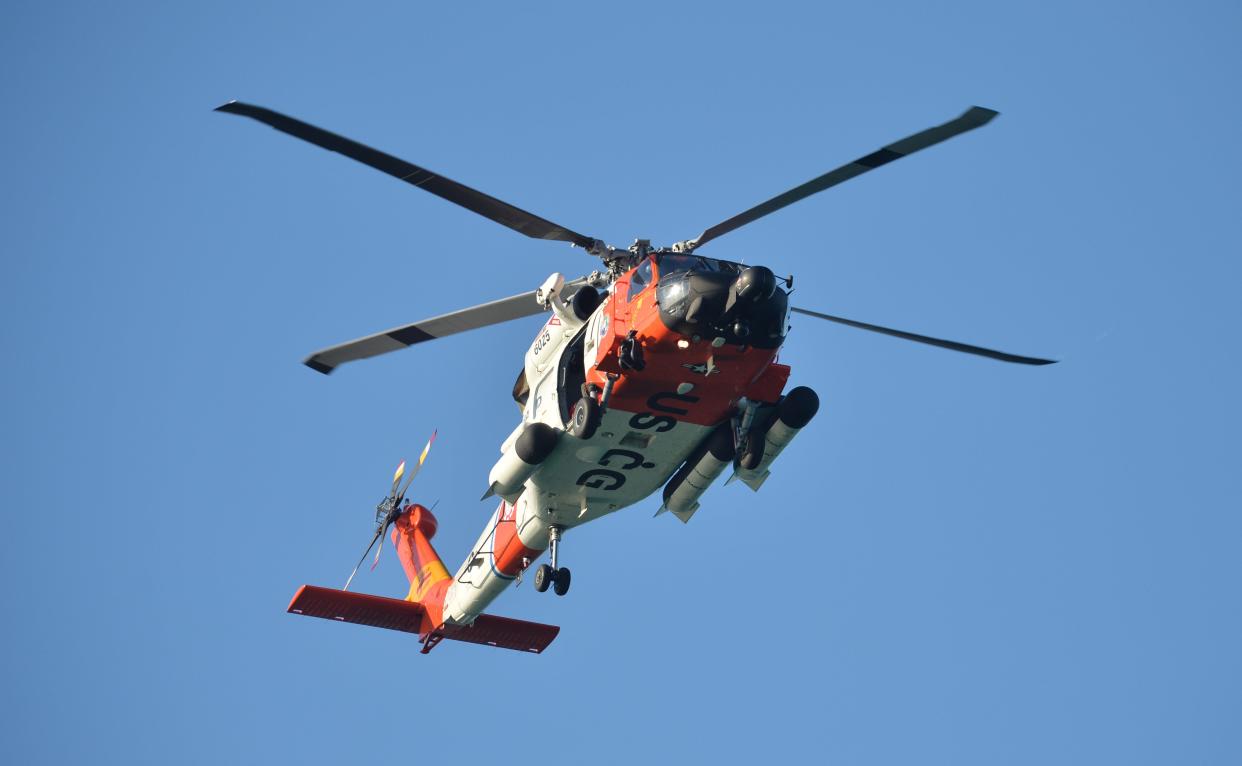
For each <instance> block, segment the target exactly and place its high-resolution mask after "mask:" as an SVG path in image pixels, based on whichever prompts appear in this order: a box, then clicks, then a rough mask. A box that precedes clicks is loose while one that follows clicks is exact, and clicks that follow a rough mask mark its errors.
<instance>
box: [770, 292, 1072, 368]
mask: <svg viewBox="0 0 1242 766" xmlns="http://www.w3.org/2000/svg"><path fill="white" fill-rule="evenodd" d="M790 310H791V311H794V312H795V313H798V314H805V315H807V316H811V317H816V318H818V319H827V320H828V321H829V322H836V323H837V324H843V325H848V326H850V327H857V328H858V329H860V330H869V331H871V332H878V333H881V334H882V335H891V336H893V337H894V338H903V339H905V340H912V341H915V342H916V343H926V344H927V345H929V346H939V347H940V348H947V349H949V350H950V351H961V352H962V353H964V354H974V355H975V356H986V357H988V358H989V359H998V360H1000V361H1002V362H1013V363H1014V364H1031V365H1044V364H1056V360H1055V359H1037V358H1035V357H1031V356H1018V355H1017V354H1007V353H1005V352H1004V351H996V350H993V349H990V348H983V347H982V346H972V345H970V344H968V343H958V342H957V341H955V340H942V339H941V338H931V337H928V336H926V335H917V334H915V333H912V332H905V331H904V330H894V329H892V328H891V327H881V326H879V325H875V324H867V323H866V322H858V321H855V320H853V319H846V318H845V317H837V316H832V315H831V314H821V313H819V312H818V311H811V310H809V309H800V308H798V307H797V306H794V307H793V308H792V309H790Z"/></svg>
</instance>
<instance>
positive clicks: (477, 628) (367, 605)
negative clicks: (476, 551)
mask: <svg viewBox="0 0 1242 766" xmlns="http://www.w3.org/2000/svg"><path fill="white" fill-rule="evenodd" d="M288 611H289V612H290V613H292V614H301V615H305V616H307V617H322V618H324V619H327V620H337V621H338V622H352V623H355V624H357V625H370V626H371V627H373V628H387V629H388V630H400V631H404V632H406V633H421V632H422V624H423V617H424V615H425V614H426V610H425V609H423V606H422V605H421V604H418V603H415V602H413V601H402V600H401V599H397V598H386V597H384V596H372V595H369V594H366V593H351V592H349V591H344V590H336V589H335V588H320V587H318V586H315V585H303V586H302V587H301V588H299V589H298V592H297V594H296V595H295V596H294V597H293V601H291V602H289V610H288ZM560 632H561V629H560V628H559V627H557V626H555V625H544V624H542V623H538V622H527V621H526V620H514V619H511V618H508V617H497V616H495V615H490V614H482V615H479V617H478V618H477V619H475V621H474V624H473V625H448V624H445V625H441V626H440V627H438V628H436V629H435V630H433V631H431V632H430V635H429V636H427V638H428V639H429V640H428V641H427V647H426V648H425V649H424V652H426V651H429V650H430V648H431V647H432V646H434V645H435V644H437V643H439V642H440V640H441V639H445V638H448V639H452V640H454V641H465V642H467V643H471V644H482V645H484V646H495V647H498V648H501V649H514V650H517V651H520V652H533V653H535V654H539V653H540V652H542V651H543V650H544V649H547V648H548V645H549V644H551V643H552V640H553V639H555V638H556V636H557V634H558V633H560Z"/></svg>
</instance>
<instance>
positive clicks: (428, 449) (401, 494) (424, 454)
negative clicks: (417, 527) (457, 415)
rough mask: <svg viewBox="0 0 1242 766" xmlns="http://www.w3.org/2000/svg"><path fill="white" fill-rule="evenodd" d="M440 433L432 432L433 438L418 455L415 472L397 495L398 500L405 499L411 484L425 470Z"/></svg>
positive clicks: (412, 472) (438, 430)
mask: <svg viewBox="0 0 1242 766" xmlns="http://www.w3.org/2000/svg"><path fill="white" fill-rule="evenodd" d="M438 433H440V429H438V428H437V429H436V430H434V431H432V432H431V438H430V439H428V440H427V445H426V446H425V447H423V451H422V452H421V453H419V455H418V464H417V465H415V466H414V470H412V471H410V475H409V477H408V478H407V479H406V480H405V486H404V487H402V488H401V491H400V492H399V493H397V495H396V496H397V497H398V498H401V497H405V492H406V490H408V489H409V488H410V483H411V482H413V481H414V477H415V476H417V475H418V472H419V471H421V470H423V463H425V462H427V454H428V453H429V452H431V445H432V444H433V443H435V440H436V434H438ZM394 489H395V485H394Z"/></svg>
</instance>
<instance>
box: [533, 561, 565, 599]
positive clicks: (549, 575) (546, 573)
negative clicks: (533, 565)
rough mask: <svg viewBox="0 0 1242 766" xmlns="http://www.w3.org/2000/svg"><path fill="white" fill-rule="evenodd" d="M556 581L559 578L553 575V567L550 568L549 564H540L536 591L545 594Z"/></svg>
mask: <svg viewBox="0 0 1242 766" xmlns="http://www.w3.org/2000/svg"><path fill="white" fill-rule="evenodd" d="M556 579H557V577H556V575H555V574H554V573H553V571H552V567H550V566H548V565H547V564H540V565H539V567H538V568H537V569H536V570H535V590H537V591H539V592H540V593H543V592H544V591H545V590H547V589H548V586H549V585H551V584H552V582H553V581H554V580H556ZM558 587H559V586H558Z"/></svg>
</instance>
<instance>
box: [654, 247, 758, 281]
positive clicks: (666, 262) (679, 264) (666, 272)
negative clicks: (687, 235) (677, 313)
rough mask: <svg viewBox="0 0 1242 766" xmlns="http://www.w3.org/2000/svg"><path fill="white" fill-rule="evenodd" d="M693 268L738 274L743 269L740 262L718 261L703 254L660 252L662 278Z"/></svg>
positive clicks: (695, 269)
mask: <svg viewBox="0 0 1242 766" xmlns="http://www.w3.org/2000/svg"><path fill="white" fill-rule="evenodd" d="M691 269H693V270H694V271H716V272H724V273H726V274H736V273H738V272H740V271H741V270H742V267H741V265H740V264H736V263H733V262H731V261H718V260H716V259H715V258H704V257H703V256H701V255H687V254H684V253H661V254H660V277H661V278H664V277H667V276H671V275H673V274H680V273H682V272H685V271H690V270H691Z"/></svg>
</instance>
